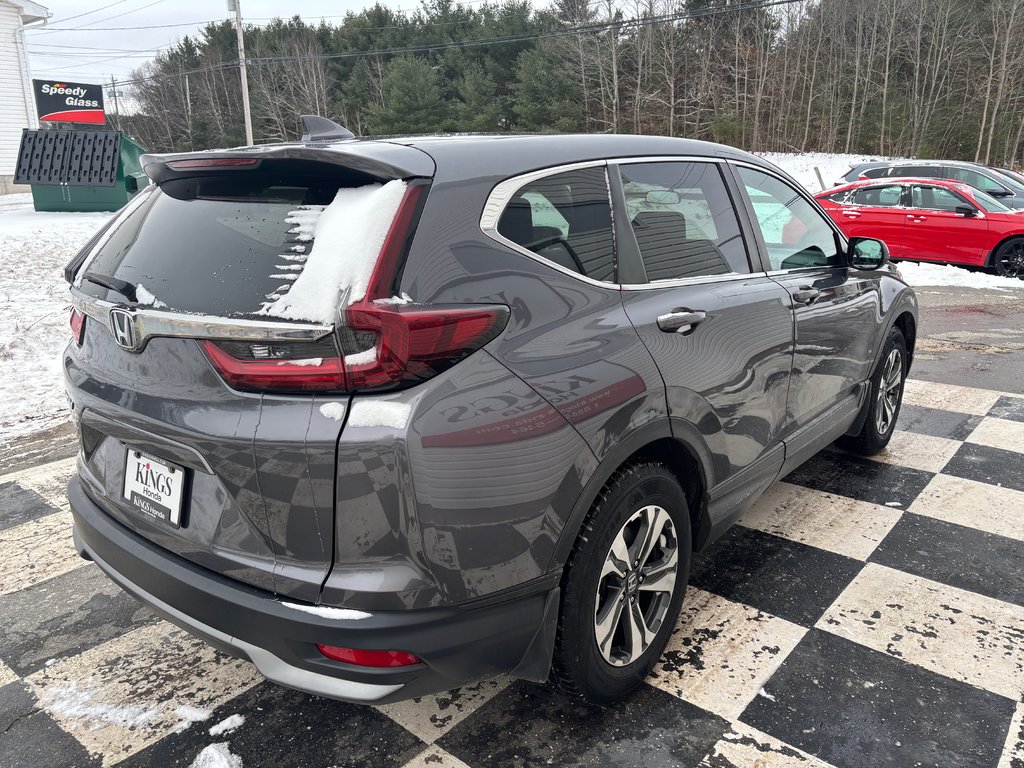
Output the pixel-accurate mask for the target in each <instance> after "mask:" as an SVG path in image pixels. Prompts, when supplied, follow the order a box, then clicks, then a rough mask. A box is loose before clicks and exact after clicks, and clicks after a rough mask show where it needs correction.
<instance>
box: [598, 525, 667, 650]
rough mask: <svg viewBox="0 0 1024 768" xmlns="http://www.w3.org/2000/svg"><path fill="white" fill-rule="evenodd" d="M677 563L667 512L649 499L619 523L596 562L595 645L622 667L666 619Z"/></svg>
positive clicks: (646, 643) (643, 646) (650, 639)
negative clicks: (600, 564)
mask: <svg viewBox="0 0 1024 768" xmlns="http://www.w3.org/2000/svg"><path fill="white" fill-rule="evenodd" d="M678 569H679V540H678V538H677V536H676V530H675V525H674V524H673V523H672V518H671V517H670V516H669V514H668V512H666V511H665V510H664V509H663V508H662V507H659V506H655V505H651V506H647V507H643V508H642V509H639V510H637V511H636V512H634V513H633V514H632V515H631V516H630V518H629V519H628V520H626V522H625V523H624V524H623V526H622V527H621V528H620V529H619V532H618V533H617V534H616V535H615V538H614V539H613V540H612V545H611V548H610V549H609V551H608V554H607V556H606V557H605V560H604V565H603V567H602V568H601V576H600V579H599V580H598V585H597V604H596V607H595V610H594V630H595V637H596V639H597V646H598V649H599V650H600V651H601V655H602V656H603V657H604V659H605V661H607V662H608V663H609V664H612V665H613V666H616V667H623V666H626V665H627V664H630V663H632V662H633V661H636V660H637V659H638V658H640V656H641V655H643V653H644V651H646V650H647V648H648V647H650V645H651V642H652V641H653V640H654V637H655V635H657V634H658V630H660V629H661V625H662V623H663V622H664V620H665V614H666V613H667V612H668V609H669V605H670V604H671V602H672V594H673V592H674V591H675V588H676V575H677V571H678Z"/></svg>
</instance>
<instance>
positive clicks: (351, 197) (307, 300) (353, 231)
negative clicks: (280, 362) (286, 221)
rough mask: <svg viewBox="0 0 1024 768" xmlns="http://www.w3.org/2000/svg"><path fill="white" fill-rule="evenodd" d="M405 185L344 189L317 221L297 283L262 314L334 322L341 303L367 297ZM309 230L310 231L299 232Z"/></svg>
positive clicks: (399, 183) (340, 190)
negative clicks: (307, 255) (370, 282)
mask: <svg viewBox="0 0 1024 768" xmlns="http://www.w3.org/2000/svg"><path fill="white" fill-rule="evenodd" d="M405 187H406V183H405V182H404V181H389V182H388V183H387V184H385V185H383V186H381V185H379V184H369V185H367V186H364V187H356V188H354V189H339V190H338V193H337V194H336V195H335V197H334V200H333V201H332V202H331V204H330V205H329V206H327V207H326V208H325V209H324V210H323V212H322V213H321V214H320V216H319V217H318V218H317V220H316V222H315V224H314V225H313V227H314V229H313V246H312V248H311V250H310V252H309V258H308V259H307V260H306V262H305V263H304V264H303V265H302V269H301V270H300V271H296V272H295V274H296V278H295V282H294V283H292V286H291V288H290V289H289V290H288V291H287V292H284V293H282V294H281V295H280V296H277V297H275V298H274V299H273V300H272V301H270V302H268V303H267V304H266V305H264V307H263V309H262V310H261V314H267V315H272V316H274V317H281V318H285V319H288V320H312V321H314V322H319V323H331V322H334V319H335V315H336V313H337V308H338V306H339V303H341V302H344V303H346V304H347V303H351V302H354V301H359V300H360V299H362V298H363V297H365V296H366V288H367V285H368V283H369V281H370V277H371V275H372V274H373V267H374V265H375V264H376V263H377V256H378V254H379V253H380V249H381V246H383V245H384V239H385V237H387V234H388V229H389V228H390V227H391V222H392V220H393V219H394V217H395V213H397V211H398V206H399V205H400V204H401V202H402V197H403V195H404V194H405ZM299 226H300V227H302V226H305V225H304V224H301V225H299ZM304 234H306V230H302V231H301V232H300V233H298V235H297V236H300V237H301V236H303V235H304ZM277 276H278V277H284V276H285V275H282V274H279V275H277Z"/></svg>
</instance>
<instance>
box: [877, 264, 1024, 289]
mask: <svg viewBox="0 0 1024 768" xmlns="http://www.w3.org/2000/svg"><path fill="white" fill-rule="evenodd" d="M896 267H897V268H898V269H899V271H900V274H902V275H903V279H904V280H906V281H907V282H908V283H910V285H913V286H925V285H930V286H951V287H954V288H980V289H984V290H997V291H1007V290H1012V289H1014V288H1016V289H1018V290H1021V289H1024V280H1018V279H1017V278H1015V277H1000V276H999V275H994V274H991V273H989V272H972V271H971V270H968V269H962V268H960V267H951V266H949V265H948V264H927V263H921V262H918V261H900V262H897V264H896Z"/></svg>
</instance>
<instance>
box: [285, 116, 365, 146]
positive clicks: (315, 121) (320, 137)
mask: <svg viewBox="0 0 1024 768" xmlns="http://www.w3.org/2000/svg"><path fill="white" fill-rule="evenodd" d="M299 119H300V120H301V121H302V138H301V139H299V141H302V142H312V141H328V140H330V139H354V138H355V137H356V135H355V134H354V133H352V131H350V130H349V129H348V128H346V127H345V126H343V125H338V124H337V123H336V122H334V121H333V120H328V119H327V118H326V117H320V116H319V115H302V116H301V117H300V118H299Z"/></svg>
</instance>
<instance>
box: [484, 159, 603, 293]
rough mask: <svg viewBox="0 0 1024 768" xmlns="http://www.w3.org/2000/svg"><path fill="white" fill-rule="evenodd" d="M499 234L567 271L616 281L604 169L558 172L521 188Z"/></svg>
mask: <svg viewBox="0 0 1024 768" xmlns="http://www.w3.org/2000/svg"><path fill="white" fill-rule="evenodd" d="M498 234H500V235H501V236H502V237H504V238H505V239H507V240H511V241H512V242H513V243H515V244H516V245H519V246H521V247H523V248H525V249H527V250H528V251H531V252H532V253H535V254H537V255H538V256H542V257H543V258H545V259H547V260H548V261H551V262H554V263H555V264H557V265H559V266H560V267H564V268H565V269H568V270H571V271H573V272H577V273H579V274H581V275H585V276H586V277H590V278H593V279H594V280H602V281H605V282H614V280H615V248H614V235H613V232H612V211H611V204H610V202H609V197H608V178H607V176H606V175H605V169H604V168H581V169H578V170H574V171H565V172H563V173H556V174H554V175H551V176H545V177H544V178H542V179H538V180H537V181H533V182H530V183H529V184H526V185H525V186H523V187H521V188H520V189H519V191H518V192H516V194H515V195H514V196H513V197H512V199H511V200H510V201H509V203H508V205H507V206H506V207H505V210H504V211H503V212H502V214H501V218H500V219H498Z"/></svg>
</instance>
